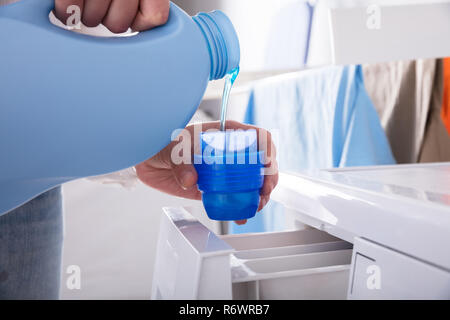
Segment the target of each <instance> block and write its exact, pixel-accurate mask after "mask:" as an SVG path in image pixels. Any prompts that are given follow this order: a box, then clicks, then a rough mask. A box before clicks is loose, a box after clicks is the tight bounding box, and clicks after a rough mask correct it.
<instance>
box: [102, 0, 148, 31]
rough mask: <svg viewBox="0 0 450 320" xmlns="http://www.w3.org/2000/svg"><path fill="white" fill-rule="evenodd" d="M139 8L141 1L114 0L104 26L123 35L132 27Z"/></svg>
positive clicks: (104, 20)
mask: <svg viewBox="0 0 450 320" xmlns="http://www.w3.org/2000/svg"><path fill="white" fill-rule="evenodd" d="M138 8H139V0H112V2H111V5H110V6H109V9H108V13H107V14H106V16H105V18H104V19H103V24H104V25H105V27H107V28H108V29H109V30H110V31H111V32H114V33H123V32H125V31H127V30H128V28H130V27H131V24H132V23H133V21H134V18H135V17H136V14H137V12H138Z"/></svg>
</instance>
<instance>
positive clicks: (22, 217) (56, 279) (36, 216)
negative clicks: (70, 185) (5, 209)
mask: <svg viewBox="0 0 450 320" xmlns="http://www.w3.org/2000/svg"><path fill="white" fill-rule="evenodd" d="M62 244H63V215H62V197H61V188H60V187H58V188H55V189H53V190H50V191H48V192H46V193H44V194H42V195H40V196H38V197H36V198H35V199H33V200H31V201H29V202H28V203H26V204H24V205H23V206H21V207H19V208H17V209H15V210H13V211H11V212H9V213H7V214H5V215H2V216H0V299H13V300H15V299H58V298H59V291H60V282H61V280H60V278H61V258H62Z"/></svg>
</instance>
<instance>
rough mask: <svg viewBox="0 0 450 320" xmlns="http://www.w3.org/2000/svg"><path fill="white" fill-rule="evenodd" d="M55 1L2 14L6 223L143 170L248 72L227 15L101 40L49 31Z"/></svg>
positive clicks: (31, 0)
mask: <svg viewBox="0 0 450 320" xmlns="http://www.w3.org/2000/svg"><path fill="white" fill-rule="evenodd" d="M53 4H54V1H53V0H22V1H19V2H17V3H14V4H11V5H7V6H3V7H0V215H1V214H4V213H6V212H8V211H10V210H12V209H14V208H16V207H18V206H20V205H21V204H23V203H25V202H26V201H28V200H30V199H31V198H33V197H35V196H36V195H38V194H40V193H42V192H44V191H46V190H48V189H50V188H52V187H54V186H57V185H59V184H61V183H63V182H66V181H69V180H73V179H77V178H80V177H87V176H93V175H99V174H104V173H109V172H113V171H117V170H120V169H123V168H127V167H130V166H133V165H136V164H138V163H140V162H142V161H144V160H146V159H148V158H149V157H151V156H152V155H154V154H155V153H157V152H158V151H159V150H161V149H162V148H164V147H165V146H166V145H167V144H168V143H169V142H170V139H171V134H172V132H173V130H175V129H177V128H184V127H185V126H186V124H187V123H188V122H189V120H190V119H191V117H192V115H193V113H194V112H195V110H196V109H197V107H198V105H199V103H200V101H201V99H202V97H203V94H204V91H205V89H206V87H207V84H208V81H209V80H213V79H219V78H222V77H224V76H225V75H226V74H227V73H228V72H230V71H231V70H233V69H234V68H236V67H237V66H238V65H239V43H238V39H237V36H236V33H235V31H234V28H233V25H232V24H231V22H230V20H229V19H228V18H227V17H226V16H225V15H224V14H223V13H222V12H220V11H214V12H211V13H200V14H198V15H196V16H195V17H190V16H188V15H187V14H186V13H185V12H183V11H182V10H181V9H180V8H178V7H177V6H176V5H174V4H171V6H170V16H169V20H168V22H167V24H166V25H164V26H161V27H158V28H155V29H153V30H150V31H146V32H141V33H139V34H138V35H135V36H132V37H126V38H98V37H91V36H87V35H82V34H77V33H73V32H69V31H66V30H63V29H60V28H58V27H56V26H54V25H52V24H51V23H50V22H49V13H50V12H51V10H52V9H53Z"/></svg>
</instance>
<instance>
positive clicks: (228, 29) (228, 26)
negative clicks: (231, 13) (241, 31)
mask: <svg viewBox="0 0 450 320" xmlns="http://www.w3.org/2000/svg"><path fill="white" fill-rule="evenodd" d="M192 19H193V20H194V21H195V23H196V24H197V25H198V26H199V28H200V30H201V31H202V33H203V36H204V37H205V40H206V43H207V45H208V49H209V56H210V61H211V71H210V77H209V78H210V80H217V79H222V78H223V77H224V76H225V75H226V74H227V73H229V72H231V71H232V70H233V69H235V68H237V67H238V66H239V60H240V49H239V40H238V37H237V35H236V31H235V30H234V27H233V24H232V23H231V21H230V19H228V17H227V16H226V15H225V14H224V13H223V12H221V11H218V10H216V11H213V12H209V13H203V12H202V13H199V14H197V15H196V16H194V17H192Z"/></svg>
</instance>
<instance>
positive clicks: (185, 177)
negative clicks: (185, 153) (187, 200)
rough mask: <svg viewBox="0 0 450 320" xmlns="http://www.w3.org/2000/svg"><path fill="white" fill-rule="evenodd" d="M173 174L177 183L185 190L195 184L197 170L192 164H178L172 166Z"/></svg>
mask: <svg viewBox="0 0 450 320" xmlns="http://www.w3.org/2000/svg"><path fill="white" fill-rule="evenodd" d="M172 171H173V174H174V176H175V179H176V181H177V182H178V184H179V185H180V186H181V187H182V188H183V189H185V190H187V189H190V188H191V187H193V186H195V185H196V184H197V179H198V176H197V171H196V170H195V168H194V166H193V165H190V164H180V165H174V166H173V167H172Z"/></svg>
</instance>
